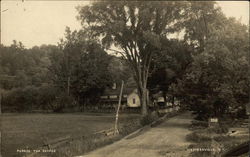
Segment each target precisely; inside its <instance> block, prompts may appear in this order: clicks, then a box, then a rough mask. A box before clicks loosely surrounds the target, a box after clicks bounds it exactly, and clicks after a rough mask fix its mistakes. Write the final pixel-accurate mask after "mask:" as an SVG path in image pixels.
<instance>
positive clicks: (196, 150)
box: [186, 121, 249, 157]
mask: <svg viewBox="0 0 250 157" xmlns="http://www.w3.org/2000/svg"><path fill="white" fill-rule="evenodd" d="M233 127H236V126H235V124H234V123H232V122H221V123H219V125H218V126H216V127H212V128H210V127H208V124H207V122H204V121H193V122H192V125H191V126H190V129H191V130H192V133H191V134H189V135H187V137H186V138H187V140H188V141H190V142H192V143H193V144H191V145H190V146H189V149H190V150H191V156H193V157H198V156H199V157H208V156H216V157H220V156H222V155H223V154H224V153H225V152H227V151H228V150H230V149H232V148H234V147H235V146H237V145H239V144H241V143H243V142H246V141H247V140H249V134H239V135H233V134H231V132H230V130H231V129H230V128H233Z"/></svg>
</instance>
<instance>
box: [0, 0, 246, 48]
mask: <svg viewBox="0 0 250 157" xmlns="http://www.w3.org/2000/svg"><path fill="white" fill-rule="evenodd" d="M87 4H89V2H88V1H25V0H24V1H23V2H22V0H12V1H9V0H2V1H1V43H2V44H4V45H8V46H9V45H11V44H12V43H13V40H17V41H21V42H22V43H23V44H24V46H25V47H27V48H31V47H33V46H35V45H36V46H40V45H42V44H57V42H59V39H60V38H63V37H64V32H65V28H66V26H69V27H70V28H71V30H75V29H76V30H79V29H80V28H81V25H80V21H78V20H76V16H77V10H76V8H75V7H76V6H78V5H87ZM218 5H219V6H220V7H221V8H222V11H223V12H224V13H225V15H226V16H227V17H230V16H233V17H236V18H237V19H239V18H241V21H242V23H244V24H249V2H248V1H237V2H236V1H219V2H218Z"/></svg>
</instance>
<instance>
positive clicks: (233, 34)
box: [176, 2, 249, 119]
mask: <svg viewBox="0 0 250 157" xmlns="http://www.w3.org/2000/svg"><path fill="white" fill-rule="evenodd" d="M207 3H209V2H207ZM197 5H198V3H197ZM210 5H211V7H208V8H204V6H201V5H198V6H199V7H197V8H196V9H199V10H200V13H206V15H204V16H205V17H206V20H205V21H206V24H207V25H206V27H205V28H206V29H205V28H203V29H204V30H203V31H204V32H205V33H204V32H201V33H200V34H191V33H187V34H188V35H189V38H188V40H192V41H193V42H195V43H197V44H196V45H195V46H196V48H195V53H194V55H193V60H194V61H193V62H192V65H191V67H190V68H189V69H188V71H187V73H186V74H185V77H184V78H183V79H182V80H179V81H178V85H177V87H176V89H178V90H176V91H177V92H176V93H179V94H181V95H182V96H183V101H185V102H188V103H189V104H190V105H191V109H192V110H194V111H196V112H197V114H198V117H199V118H200V119H207V118H208V117H211V116H218V117H219V116H223V115H224V114H225V113H229V112H230V111H232V109H233V108H239V107H241V108H244V104H246V103H247V101H248V99H249V96H248V89H249V75H248V69H249V62H248V61H247V58H248V49H249V45H248V42H249V38H248V30H247V26H245V25H243V24H241V23H240V22H238V21H236V20H235V19H233V18H226V17H225V16H224V15H223V14H222V13H221V12H220V10H219V9H217V8H214V7H212V3H211V4H210V3H209V6H210ZM195 6H196V4H194V7H195ZM191 8H192V7H191ZM209 8H210V9H211V10H210V11H209V12H207V11H206V10H207V9H209ZM196 13H198V11H196V10H194V14H196ZM200 18H203V15H200ZM191 21H197V23H199V21H200V19H199V18H198V19H197V18H194V19H192V20H191ZM190 29H191V27H190ZM192 29H198V28H196V26H193V28H192ZM199 29H200V28H199ZM187 31H191V30H187ZM193 31H195V30H193ZM197 32H199V31H197ZM197 32H196V33H197ZM198 36H202V40H201V38H198Z"/></svg>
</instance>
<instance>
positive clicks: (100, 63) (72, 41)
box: [49, 28, 112, 103]
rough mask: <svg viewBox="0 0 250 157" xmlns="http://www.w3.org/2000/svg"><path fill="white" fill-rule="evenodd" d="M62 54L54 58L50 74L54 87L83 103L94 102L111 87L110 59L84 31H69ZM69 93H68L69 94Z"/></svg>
mask: <svg viewBox="0 0 250 157" xmlns="http://www.w3.org/2000/svg"><path fill="white" fill-rule="evenodd" d="M65 37H66V40H65V41H64V40H62V41H61V43H60V44H59V46H60V47H61V51H58V52H55V53H53V54H51V56H50V59H51V62H52V64H51V66H50V67H49V68H50V73H51V76H52V77H51V79H52V80H53V82H54V84H55V85H56V86H57V87H59V88H60V89H62V90H63V91H65V93H67V92H68V95H72V96H74V97H75V98H77V100H78V101H80V102H81V103H83V102H87V101H89V100H93V99H94V98H95V97H97V96H98V94H100V93H101V92H102V90H103V89H104V88H105V87H107V86H108V85H110V83H111V82H112V79H110V72H109V69H108V66H109V59H110V56H108V54H107V53H106V52H105V51H104V50H103V49H102V48H101V47H100V45H98V44H97V43H96V41H94V40H90V39H88V38H87V36H86V34H85V33H84V32H83V31H79V32H77V31H73V32H71V31H70V29H69V28H67V29H66V34H65ZM67 90H68V91H67Z"/></svg>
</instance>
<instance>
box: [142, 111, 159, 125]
mask: <svg viewBox="0 0 250 157" xmlns="http://www.w3.org/2000/svg"><path fill="white" fill-rule="evenodd" d="M158 118H159V117H158V115H157V114H156V113H151V114H148V115H146V116H143V117H142V119H141V121H140V122H141V125H142V126H145V125H148V124H150V123H152V122H153V121H155V120H157V119H158Z"/></svg>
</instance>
